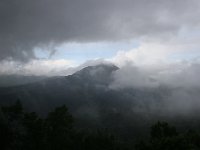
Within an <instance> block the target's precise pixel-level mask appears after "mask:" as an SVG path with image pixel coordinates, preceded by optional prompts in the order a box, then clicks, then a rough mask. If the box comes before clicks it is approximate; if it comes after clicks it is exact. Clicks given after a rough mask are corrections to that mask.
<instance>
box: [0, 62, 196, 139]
mask: <svg viewBox="0 0 200 150" xmlns="http://www.w3.org/2000/svg"><path fill="white" fill-rule="evenodd" d="M118 69H119V68H118V67H116V66H114V65H111V64H109V65H108V64H101V65H97V66H88V67H86V68H84V69H82V70H80V71H78V72H76V73H74V74H72V75H69V76H60V77H50V78H45V79H43V80H40V81H37V82H34V83H28V84H24V85H19V86H13V87H1V88H0V103H1V104H2V105H9V104H13V103H14V102H15V101H16V100H18V99H19V100H20V101H21V102H22V103H23V105H24V106H25V108H26V109H27V110H28V111H36V112H38V113H40V114H41V115H45V114H47V113H48V112H49V111H51V110H52V109H54V108H55V107H57V106H61V105H63V104H65V105H66V106H67V107H68V108H69V111H70V112H71V113H72V115H73V116H74V117H75V119H76V120H77V122H76V126H77V127H79V128H89V129H92V128H106V129H109V130H111V131H112V132H113V133H117V134H120V135H121V136H123V137H129V138H130V137H131V136H132V135H134V136H135V135H141V133H146V131H145V130H144V129H148V127H149V126H150V125H151V124H152V123H153V122H155V121H157V120H163V119H164V120H166V119H168V120H170V121H171V122H175V123H177V122H178V123H177V124H179V125H182V124H181V123H180V122H183V121H184V123H185V122H187V123H185V126H190V125H191V124H192V122H195V125H196V126H198V125H199V122H200V121H199V119H197V118H198V117H195V118H192V117H191V118H188V117H187V116H184V119H182V118H181V117H179V116H178V117H177V115H174V114H172V113H171V114H170V113H168V112H167V111H168V109H166V108H165V107H166V104H167V103H166V101H165V100H168V98H169V96H170V95H171V94H172V93H173V89H170V88H167V87H157V88H151V89H146V88H143V89H139V88H128V89H118V90H113V89H111V88H110V87H109V85H110V83H112V81H113V73H115V71H117V70H118ZM170 107H171V105H170ZM166 112H167V113H166ZM177 118H178V119H177ZM185 120H186V121H185ZM195 125H194V124H193V126H195Z"/></svg>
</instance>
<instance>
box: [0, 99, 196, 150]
mask: <svg viewBox="0 0 200 150" xmlns="http://www.w3.org/2000/svg"><path fill="white" fill-rule="evenodd" d="M146 137H147V138H145V139H144V140H140V141H139V140H138V141H139V142H137V143H130V142H129V143H128V142H127V141H125V140H124V139H120V138H117V137H116V136H114V135H112V134H110V133H109V131H108V130H106V129H101V130H98V131H88V130H87V131H83V130H79V129H77V128H75V127H74V119H73V117H72V116H71V115H70V113H69V112H68V109H67V107H66V106H65V105H63V106H61V107H57V108H55V109H54V110H53V111H51V112H50V113H48V115H47V116H46V117H40V116H39V115H37V114H36V113H34V112H25V111H24V109H23V107H22V104H21V103H20V101H17V102H16V103H15V104H14V105H12V106H1V109H0V138H1V144H0V146H1V150H40V149H41V150H66V149H68V150H69V149H70V150H129V149H130V150H131V149H137V150H198V149H200V135H199V134H198V133H197V132H195V131H192V130H188V131H183V132H178V131H177V130H176V128H175V127H172V126H170V125H168V123H166V122H157V123H156V124H155V125H153V126H152V127H151V132H150V137H149V138H148V135H146Z"/></svg>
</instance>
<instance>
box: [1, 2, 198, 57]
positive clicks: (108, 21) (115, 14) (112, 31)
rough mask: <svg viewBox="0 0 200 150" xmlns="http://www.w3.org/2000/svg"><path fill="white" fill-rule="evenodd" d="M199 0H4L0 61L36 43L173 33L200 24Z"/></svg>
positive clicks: (27, 54) (30, 54)
mask: <svg viewBox="0 0 200 150" xmlns="http://www.w3.org/2000/svg"><path fill="white" fill-rule="evenodd" d="M198 8H199V1H197V0H168V1H166V0H165V1H164V0H151V1H149V0H0V46H1V47H0V60H2V59H7V58H11V59H12V58H13V59H16V60H27V59H28V58H34V52H33V48H34V47H40V46H42V47H43V46H48V44H53V45H57V44H60V43H63V42H98V41H113V40H124V39H131V38H135V37H141V36H151V35H160V34H165V33H167V34H171V33H174V32H176V31H178V29H179V28H180V27H181V26H182V25H193V24H197V23H198V17H197V16H198V14H199V12H198V10H199V9H198Z"/></svg>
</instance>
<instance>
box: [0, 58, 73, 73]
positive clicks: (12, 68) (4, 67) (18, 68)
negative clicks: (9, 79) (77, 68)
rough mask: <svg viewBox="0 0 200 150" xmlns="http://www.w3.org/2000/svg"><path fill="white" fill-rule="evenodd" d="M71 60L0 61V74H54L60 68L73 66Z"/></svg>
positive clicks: (59, 70)
mask: <svg viewBox="0 0 200 150" xmlns="http://www.w3.org/2000/svg"><path fill="white" fill-rule="evenodd" d="M73 64H74V63H73V62H72V61H69V60H65V59H58V60H48V59H40V60H32V61H30V62H28V63H21V62H16V61H11V60H8V61H6V60H5V61H2V62H1V64H0V74H19V75H36V76H42V75H44V76H54V75H61V74H60V72H61V71H62V70H66V69H68V68H69V67H72V66H73Z"/></svg>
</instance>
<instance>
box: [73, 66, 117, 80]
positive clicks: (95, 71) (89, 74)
mask: <svg viewBox="0 0 200 150" xmlns="http://www.w3.org/2000/svg"><path fill="white" fill-rule="evenodd" d="M118 69H119V68H118V67H117V66H115V65H113V64H99V65H96V66H88V67H85V68H83V69H82V70H80V71H77V72H76V73H74V74H73V75H72V76H74V77H76V78H79V79H81V80H83V81H88V82H97V83H100V84H105V83H109V82H110V81H111V74H112V72H114V71H116V70H118Z"/></svg>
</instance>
